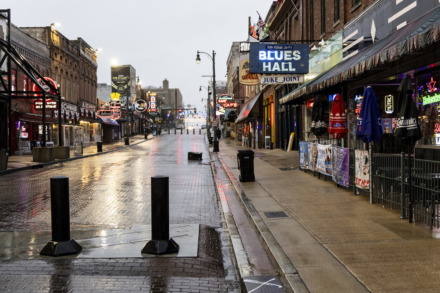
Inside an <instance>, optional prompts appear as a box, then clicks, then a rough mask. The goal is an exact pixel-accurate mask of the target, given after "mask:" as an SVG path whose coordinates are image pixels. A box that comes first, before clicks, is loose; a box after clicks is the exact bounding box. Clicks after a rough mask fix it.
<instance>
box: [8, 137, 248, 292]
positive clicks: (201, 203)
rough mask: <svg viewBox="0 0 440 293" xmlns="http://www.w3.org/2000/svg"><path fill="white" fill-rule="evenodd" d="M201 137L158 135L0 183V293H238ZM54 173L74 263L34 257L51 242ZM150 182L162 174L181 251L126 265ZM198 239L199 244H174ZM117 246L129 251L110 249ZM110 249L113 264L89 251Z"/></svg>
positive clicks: (145, 216) (146, 222)
mask: <svg viewBox="0 0 440 293" xmlns="http://www.w3.org/2000/svg"><path fill="white" fill-rule="evenodd" d="M204 139H206V137H205V136H204V135H174V134H170V135H161V136H158V137H155V138H153V139H150V140H147V141H144V142H141V143H138V144H133V145H130V146H129V147H124V148H121V149H119V150H117V151H114V152H110V153H106V154H101V155H98V156H92V157H86V158H83V159H80V160H73V161H67V162H64V163H61V164H55V165H52V166H47V167H44V168H40V169H31V170H25V171H20V172H16V173H12V174H7V175H4V176H0V201H1V205H0V235H1V241H0V245H1V246H0V291H2V292H18V291H20V292H40V291H41V292H48V291H81V292H88V291H94V292H96V291H112V290H113V291H119V292H122V291H124V292H130V291H139V290H150V291H155V290H156V291H159V292H164V291H173V290H175V291H180V292H198V291H197V290H200V292H207V291H209V292H234V291H236V292H238V291H239V289H238V288H239V282H238V280H237V277H236V272H235V269H234V267H233V266H232V264H231V256H230V254H231V251H230V244H229V236H228V233H227V231H226V229H225V228H224V224H223V218H222V213H221V210H220V209H219V205H218V199H217V195H216V189H215V184H214V181H213V175H212V172H211V162H210V157H209V153H208V149H207V146H206V143H205V141H204ZM188 152H201V153H203V160H202V161H188ZM58 175H63V176H67V177H68V178H69V185H70V188H69V193H70V222H71V226H70V227H71V237H72V238H73V239H75V240H77V241H78V242H79V243H80V244H81V245H82V246H83V253H81V254H80V255H79V256H67V257H57V258H54V257H42V256H40V255H39V251H40V250H41V249H42V248H43V247H44V245H45V244H46V243H47V242H48V241H50V240H51V234H50V230H51V210H50V208H51V204H50V198H51V196H50V178H51V177H54V176H58ZM156 175H164V176H169V210H170V212H169V216H170V219H169V221H170V226H171V228H170V234H171V235H170V236H171V237H173V236H175V237H176V238H175V240H176V241H177V242H178V243H179V241H180V242H181V246H182V248H183V251H185V252H182V253H183V255H178V256H177V257H143V256H142V255H140V253H138V254H139V255H138V256H136V253H135V256H134V257H133V256H132V254H133V251H132V250H133V247H134V246H133V245H134V244H136V245H140V247H142V246H143V245H145V243H146V241H147V240H148V236H145V235H149V234H148V233H149V232H148V231H146V230H149V227H150V226H151V200H150V197H151V184H150V180H151V177H152V176H156ZM176 229H177V230H176ZM179 229H180V230H179ZM194 230H196V231H195V232H194ZM197 230H198V231H197ZM174 231H178V232H174ZM179 231H180V232H179ZM185 231H186V232H185ZM142 233H145V234H142ZM173 233H177V234H179V233H180V234H179V235H172V234H173ZM197 233H199V239H198V241H194V240H191V239H189V240H188V242H185V241H186V240H184V239H183V237H182V238H181V239H180V240H179V236H182V235H183V236H185V235H186V236H188V235H189V234H191V235H195V234H197ZM139 235H142V236H141V237H139ZM111 236H112V237H111ZM187 238H188V237H187ZM105 241H107V243H104V242H105ZM118 241H122V242H124V244H127V245H131V246H125V248H124V247H123V246H122V245H121V246H120V249H118V245H120V244H121V243H118ZM97 242H99V243H100V244H98V245H96V243H97ZM93 243H95V244H93ZM186 243H188V244H186ZM182 244H183V245H182ZM88 245H90V246H93V245H94V247H95V249H94V250H92V249H90V247H87V246H88ZM111 246H116V248H117V249H115V251H119V252H118V255H117V256H116V257H115V256H114V255H111V254H112V253H111V249H106V250H105V251H107V252H97V250H98V249H100V248H101V249H102V248H103V247H104V248H105V247H107V248H108V247H111ZM185 246H191V247H189V250H188V247H185ZM182 248H181V249H182ZM88 249H89V250H88ZM130 250H131V251H130ZM84 251H86V252H87V251H88V254H89V257H84ZM186 251H190V252H188V253H189V254H187V255H185V253H186ZM191 251H195V255H192V254H191V253H192V252H191ZM82 254H83V256H81V255H82Z"/></svg>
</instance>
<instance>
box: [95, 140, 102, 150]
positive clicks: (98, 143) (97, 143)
mask: <svg viewBox="0 0 440 293" xmlns="http://www.w3.org/2000/svg"><path fill="white" fill-rule="evenodd" d="M96 147H97V150H98V153H102V141H97V142H96Z"/></svg>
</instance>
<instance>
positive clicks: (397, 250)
mask: <svg viewBox="0 0 440 293" xmlns="http://www.w3.org/2000/svg"><path fill="white" fill-rule="evenodd" d="M219 149H220V152H219V153H218V154H217V155H218V157H219V159H220V161H221V162H222V164H223V166H224V168H225V170H226V172H227V173H228V174H229V175H230V179H231V181H232V182H233V183H234V185H235V186H236V189H237V193H238V194H241V199H242V203H243V205H244V206H245V207H246V209H247V212H248V214H249V216H250V217H251V218H252V219H253V221H254V223H255V226H256V228H257V229H258V230H259V231H260V234H261V238H262V240H263V242H264V245H265V246H266V249H267V250H268V251H269V254H270V255H271V257H272V258H273V260H274V261H275V262H276V263H277V264H278V268H279V271H280V273H281V277H284V282H285V285H287V283H289V285H288V286H289V287H290V288H291V289H292V291H295V292H298V291H301V290H296V288H301V286H299V287H298V281H303V282H304V283H305V285H306V286H307V288H308V290H310V292H368V291H371V292H439V291H440V278H439V275H440V266H439V265H437V264H436V261H435V260H436V259H437V258H438V257H440V240H439V239H438V235H436V234H438V231H433V230H430V229H429V228H427V227H425V226H421V225H416V224H409V223H408V221H404V220H400V218H399V214H398V213H396V212H394V211H391V210H387V209H384V208H382V207H381V206H379V205H371V204H369V202H368V198H366V197H362V196H353V195H352V192H351V191H348V190H346V189H344V188H338V187H337V186H336V184H335V183H334V182H332V181H329V180H328V181H324V180H322V179H318V178H317V177H314V176H313V175H312V174H311V173H306V172H304V171H302V170H299V168H298V165H299V162H298V152H295V151H292V152H285V151H282V150H279V149H275V150H266V149H258V150H254V153H255V159H254V170H255V179H256V181H255V182H239V180H238V178H239V174H240V171H239V170H238V168H237V150H238V149H245V148H243V147H241V146H239V145H237V144H236V142H233V141H230V140H221V141H220V147H219ZM295 272H298V274H299V278H297V275H295Z"/></svg>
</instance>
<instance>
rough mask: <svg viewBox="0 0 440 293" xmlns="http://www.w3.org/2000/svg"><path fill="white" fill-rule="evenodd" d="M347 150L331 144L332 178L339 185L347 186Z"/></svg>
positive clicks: (348, 157)
mask: <svg viewBox="0 0 440 293" xmlns="http://www.w3.org/2000/svg"><path fill="white" fill-rule="evenodd" d="M349 159H350V156H349V150H348V148H343V147H339V146H333V154H332V160H333V174H332V179H333V181H335V182H336V183H337V184H339V185H341V186H345V187H348V186H349Z"/></svg>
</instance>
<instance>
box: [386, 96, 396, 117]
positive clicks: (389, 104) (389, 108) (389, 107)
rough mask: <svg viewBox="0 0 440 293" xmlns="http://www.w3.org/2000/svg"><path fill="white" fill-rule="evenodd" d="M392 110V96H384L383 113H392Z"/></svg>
mask: <svg viewBox="0 0 440 293" xmlns="http://www.w3.org/2000/svg"><path fill="white" fill-rule="evenodd" d="M393 112H394V97H393V96H392V95H387V96H385V113H387V114H392V113H393Z"/></svg>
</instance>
